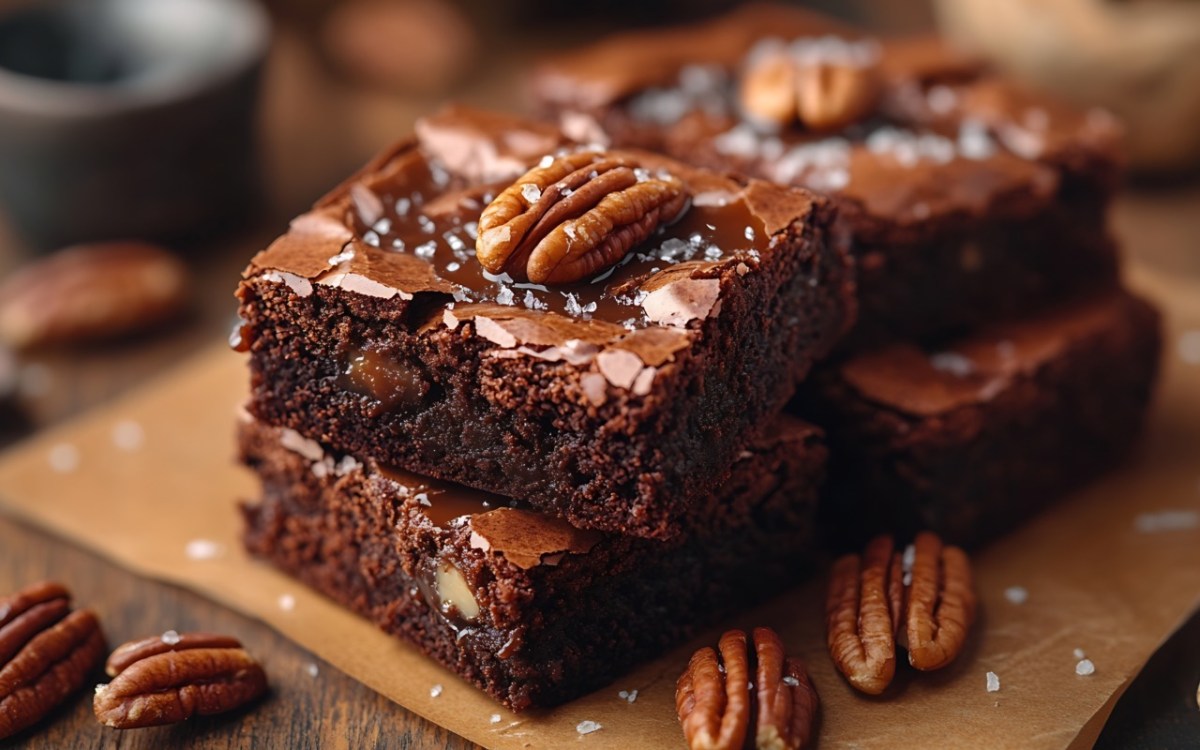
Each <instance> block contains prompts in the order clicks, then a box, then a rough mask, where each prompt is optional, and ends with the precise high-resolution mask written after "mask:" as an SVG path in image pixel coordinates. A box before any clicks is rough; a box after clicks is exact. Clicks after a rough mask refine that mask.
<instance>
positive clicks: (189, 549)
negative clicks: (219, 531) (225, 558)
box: [183, 539, 225, 560]
mask: <svg viewBox="0 0 1200 750" xmlns="http://www.w3.org/2000/svg"><path fill="white" fill-rule="evenodd" d="M224 553H225V545H223V544H221V543H220V542H214V541H213V540H211V539H193V540H191V541H190V542H188V543H187V544H186V545H184V547H183V554H184V555H186V556H187V558H188V559H189V560H215V559H217V558H218V557H220V556H221V555H222V554H224Z"/></svg>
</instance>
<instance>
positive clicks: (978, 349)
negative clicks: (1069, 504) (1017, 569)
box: [795, 292, 1160, 545]
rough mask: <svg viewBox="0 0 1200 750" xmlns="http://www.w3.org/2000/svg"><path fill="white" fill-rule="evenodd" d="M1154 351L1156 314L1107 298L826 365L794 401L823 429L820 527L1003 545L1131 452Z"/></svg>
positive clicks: (1132, 300) (849, 534)
mask: <svg viewBox="0 0 1200 750" xmlns="http://www.w3.org/2000/svg"><path fill="white" fill-rule="evenodd" d="M1159 348H1160V341H1159V319H1158V313H1157V312H1156V311H1155V309H1154V308H1153V307H1151V306H1150V305H1149V304H1147V303H1146V302H1143V301H1142V300H1140V299H1138V298H1137V297H1134V296H1132V295H1130V294H1128V293H1124V292H1114V293H1105V294H1101V295H1098V296H1090V297H1088V298H1086V299H1082V300H1077V301H1073V302H1070V303H1065V304H1062V305H1059V306H1057V307H1056V308H1054V309H1052V310H1049V311H1046V312H1043V313H1039V314H1037V315H1033V316H1031V317H1027V318H1025V319H1023V320H1020V321H1014V322H1008V323H1003V324H997V325H993V326H988V327H986V328H983V329H981V330H980V331H978V332H976V333H974V334H971V335H969V336H966V337H964V338H960V339H956V340H953V341H950V342H948V343H945V344H943V345H942V346H939V347H935V348H921V347H917V346H914V345H911V344H892V345H888V346H885V347H883V348H880V349H876V350H873V351H869V352H864V353H861V354H858V355H856V356H854V357H851V358H849V359H848V360H846V361H844V362H840V363H836V364H831V365H829V366H828V367H825V368H824V369H822V371H820V372H817V373H814V374H813V377H812V378H811V379H810V381H809V382H808V383H806V384H805V387H804V390H803V393H802V394H801V397H800V398H799V399H798V400H797V403H796V404H795V406H796V407H797V408H798V410H799V411H800V412H801V413H803V414H805V415H806V416H807V417H808V418H811V419H812V420H813V421H815V422H816V423H817V424H820V425H822V426H824V427H826V428H827V431H828V433H829V442H830V451H831V454H832V456H833V462H832V467H831V481H830V487H829V492H828V497H827V498H826V500H827V502H826V503H825V505H824V509H823V513H824V514H825V515H826V516H828V518H827V519H826V520H827V521H828V522H830V523H831V524H832V525H833V526H834V527H835V528H836V529H837V530H838V531H839V532H841V533H840V536H841V537H843V538H844V539H846V541H848V542H851V543H855V544H857V543H859V542H860V541H861V540H862V539H863V538H865V536H867V535H869V534H870V533H872V532H875V531H879V530H894V531H897V532H900V533H902V534H903V533H912V532H914V531H917V530H920V529H932V530H935V531H937V532H938V533H940V534H942V535H943V536H945V537H946V538H947V540H949V541H952V542H954V543H957V544H968V545H974V544H979V543H982V542H984V541H987V540H989V539H993V538H995V537H997V536H999V535H1000V534H1002V533H1004V532H1005V531H1006V530H1008V529H1010V528H1012V527H1013V526H1014V525H1016V524H1017V523H1018V522H1019V521H1021V520H1023V519H1024V518H1026V517H1028V516H1029V515H1031V514H1032V513H1033V512H1034V511H1036V510H1038V509H1039V508H1040V507H1042V506H1044V505H1045V504H1046V503H1048V502H1050V501H1051V500H1054V499H1055V498H1057V497H1058V496H1059V495H1061V494H1062V493H1063V492H1065V491H1066V490H1069V489H1072V488H1074V487H1077V486H1080V485H1082V484H1083V483H1085V482H1087V481H1088V480H1090V479H1092V478H1094V477H1096V476H1098V475H1099V474H1101V473H1102V472H1104V471H1106V470H1108V469H1109V468H1111V467H1112V466H1114V465H1116V464H1117V463H1118V462H1119V461H1120V460H1121V459H1123V458H1124V457H1125V456H1126V454H1127V453H1128V452H1129V448H1130V446H1131V445H1132V443H1133V441H1134V440H1135V438H1136V437H1137V435H1138V433H1139V427H1140V426H1141V423H1142V419H1143V417H1144V415H1145V411H1146V406H1147V403H1148V401H1149V398H1150V396H1151V393H1152V390H1153V385H1154V378H1155V375H1156V372H1157V369H1158V356H1159Z"/></svg>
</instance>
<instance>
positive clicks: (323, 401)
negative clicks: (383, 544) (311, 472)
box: [237, 108, 854, 539]
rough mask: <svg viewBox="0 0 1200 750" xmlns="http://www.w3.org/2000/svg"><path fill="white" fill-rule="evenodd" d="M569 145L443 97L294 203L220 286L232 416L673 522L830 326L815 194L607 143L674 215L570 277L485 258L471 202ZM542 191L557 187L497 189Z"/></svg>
mask: <svg viewBox="0 0 1200 750" xmlns="http://www.w3.org/2000/svg"><path fill="white" fill-rule="evenodd" d="M561 154H566V156H561ZM556 155H557V156H556ZM567 157H569V158H576V157H579V158H581V159H584V160H586V159H588V158H591V157H590V156H588V153H586V152H585V151H584V150H582V147H579V146H573V145H571V144H570V143H569V142H568V141H567V140H566V139H565V138H564V137H563V136H562V135H561V134H560V133H559V132H558V131H557V130H555V129H554V128H549V127H547V126H545V125H541V124H537V123H531V122H527V121H524V120H520V119H517V118H509V117H505V116H502V115H495V114H490V113H482V112H477V111H472V110H466V109H461V108H458V109H450V110H447V111H444V112H442V113H441V114H440V115H437V116H434V117H430V118H426V119H425V120H423V121H421V122H420V123H419V125H418V127H417V136H416V138H413V139H409V140H406V141H404V142H402V143H401V144H399V145H398V146H396V147H395V148H393V149H391V150H390V151H388V152H387V153H385V154H383V155H382V156H381V157H379V158H378V159H376V160H375V161H374V162H373V163H372V164H370V165H369V166H368V167H367V168H366V169H365V170H363V171H362V172H361V173H360V174H358V175H356V176H355V177H354V178H352V179H351V180H349V181H348V182H347V183H346V184H344V185H343V186H341V187H340V188H338V189H337V190H335V191H334V192H333V193H332V194H331V195H329V196H328V197H327V198H325V199H324V200H322V201H321V202H320V203H319V204H318V205H317V207H316V208H315V209H314V210H313V211H311V212H310V213H307V214H305V215H303V216H301V217H300V218H298V219H296V220H295V221H293V222H292V225H291V229H290V230H289V231H288V232H287V234H285V235H284V236H283V237H281V238H280V239H278V240H277V241H276V242H275V243H274V244H273V245H271V247H269V248H268V249H267V250H265V251H264V252H262V253H260V254H259V255H257V256H256V257H255V258H254V259H253V261H251V263H250V266H249V268H248V269H247V270H246V272H245V276H244V280H243V282H242V284H241V286H240V288H239V290H238V296H239V298H240V300H241V315H242V318H243V321H244V324H243V325H242V327H241V329H240V331H239V332H238V333H237V338H238V342H237V346H238V348H241V349H243V350H248V351H249V352H250V368H251V376H252V377H251V399H250V402H249V406H248V408H249V410H250V411H251V412H252V413H253V414H254V416H255V417H257V418H258V419H261V420H262V421H264V422H266V423H268V424H271V425H275V426H280V427H288V428H291V429H294V430H297V431H299V432H301V433H303V434H305V435H309V436H312V437H314V438H316V439H319V440H320V441H321V442H322V443H324V444H327V445H329V446H331V447H332V448H334V449H336V450H338V451H342V452H346V453H349V454H351V455H355V456H361V457H366V458H372V459H375V460H378V461H381V462H383V463H385V464H388V465H391V466H397V467H402V468H404V469H406V470H409V471H413V472H417V473H420V474H423V475H428V476H432V477H436V478H439V479H444V480H449V481H454V482H458V483H461V484H465V485H468V486H472V487H475V488H478V489H484V490H487V491H489V492H495V493H497V494H501V495H505V496H508V497H514V498H520V499H521V500H522V501H523V502H526V503H528V504H529V505H530V506H531V507H533V508H536V509H540V510H545V511H547V512H551V513H554V514H556V515H558V516H559V517H563V518H566V519H567V520H569V521H570V522H571V523H573V524H575V525H577V526H579V527H580V528H590V529H600V530H605V531H614V532H621V533H625V534H631V535H635V536H642V537H652V538H657V539H668V538H671V537H673V536H676V535H678V534H679V533H680V530H681V529H682V528H684V527H685V526H686V525H687V524H688V523H689V522H690V519H691V517H692V516H694V515H695V513H696V512H697V511H698V508H699V499H700V498H703V497H704V496H706V495H707V494H708V493H710V492H711V491H712V488H713V487H715V486H718V485H719V484H720V483H721V482H722V481H723V480H725V479H726V478H727V477H728V475H729V471H730V467H731V466H732V465H733V463H734V462H735V460H736V459H737V457H738V456H739V455H741V454H742V453H743V451H745V450H746V446H747V445H748V444H749V442H750V441H751V440H752V439H753V438H754V437H755V436H756V435H757V434H758V433H759V432H760V431H761V429H762V427H763V425H764V422H765V421H766V420H767V419H768V418H769V417H770V416H772V415H774V414H775V413H777V412H778V411H779V410H780V409H782V407H783V406H784V405H785V403H786V402H787V400H788V399H789V397H790V396H791V395H792V393H793V392H794V389H795V385H796V383H797V382H799V381H800V380H801V379H802V378H803V377H804V376H805V374H806V373H807V372H808V370H809V368H810V367H811V365H812V363H813V362H814V361H815V360H817V359H819V358H821V357H822V356H824V355H825V354H826V353H828V352H829V351H830V349H831V348H832V347H833V345H834V344H835V342H836V340H837V339H838V337H839V336H840V335H841V334H842V332H843V331H844V330H845V329H846V328H847V327H848V326H849V324H850V322H851V319H852V316H853V310H854V294H853V282H852V277H851V262H850V260H849V257H848V253H847V250H846V247H845V243H844V242H843V241H841V239H840V238H839V237H838V236H836V234H831V232H830V225H831V224H832V222H833V211H832V210H831V209H830V207H829V205H828V202H827V201H825V200H824V199H821V198H817V197H815V196H813V195H812V194H811V193H808V192H807V191H804V190H801V189H797V188H790V187H782V186H776V185H772V184H769V183H766V182H763V181H759V180H735V179H731V178H728V177H725V176H722V175H719V174H716V173H713V172H709V171H705V170H701V169H696V168H693V167H689V166H686V165H684V164H682V163H680V162H677V161H674V160H671V159H666V158H663V157H660V156H656V155H654V154H651V153H647V152H641V151H632V150H627V151H622V150H614V151H611V152H606V153H604V154H597V155H596V158H599V159H604V160H607V161H606V163H610V164H616V163H619V164H622V165H628V168H627V169H626V171H627V172H628V173H629V174H636V175H637V181H638V182H639V184H640V182H641V181H642V180H645V179H655V178H660V177H661V178H663V179H664V180H671V181H677V183H678V184H680V185H682V186H683V188H682V189H683V190H684V191H685V193H686V195H687V196H689V198H688V201H687V202H686V203H685V204H684V206H685V208H684V210H683V211H682V213H681V215H680V216H678V217H672V218H673V219H674V220H673V222H668V223H665V224H664V225H663V226H661V227H660V228H659V229H658V230H657V231H656V232H654V233H653V234H652V235H650V236H649V237H648V238H647V239H646V240H645V241H643V242H641V243H640V244H638V245H636V246H635V247H633V248H632V249H631V250H630V251H629V252H628V253H627V254H625V255H624V257H623V259H622V260H621V261H619V262H618V263H617V264H616V265H615V266H612V267H610V268H608V269H607V270H603V269H597V270H596V271H595V272H594V274H593V275H591V276H589V277H588V278H587V279H584V280H582V281H580V282H577V283H568V284H540V283H533V282H528V281H526V282H522V281H520V280H519V279H517V278H513V277H510V276H509V274H508V273H507V272H504V273H499V274H496V273H491V272H489V271H487V270H486V269H485V268H484V267H483V266H481V264H480V262H479V261H478V260H477V257H476V251H475V250H476V249H475V244H476V237H477V236H478V235H479V228H478V226H479V221H480V217H481V213H482V212H483V211H484V209H485V207H486V206H488V205H489V204H490V203H491V202H492V201H493V200H494V199H495V197H496V196H497V195H498V194H501V193H502V192H503V191H504V190H505V189H506V188H509V187H510V186H513V185H514V183H515V181H517V180H518V178H520V179H526V180H528V179H532V178H528V177H526V178H521V175H522V173H524V172H525V170H526V169H528V168H531V167H532V168H534V169H535V170H539V169H546V168H548V167H547V166H546V165H550V164H557V163H558V162H557V159H562V158H567ZM581 171H582V173H584V175H585V176H586V169H583V170H581ZM531 174H532V173H531ZM592 177H593V178H595V172H593V173H592ZM543 188H544V189H545V190H546V191H547V192H549V191H551V190H557V191H560V192H561V193H562V194H563V195H567V194H570V193H571V191H570V190H569V189H568V188H566V187H564V183H561V182H560V183H555V184H552V185H551V184H547V185H543V186H542V187H539V186H538V185H534V184H531V183H530V182H523V183H520V185H519V186H518V187H517V188H514V190H510V191H509V192H508V193H507V194H506V195H508V196H509V198H510V199H514V200H519V201H524V202H526V203H528V204H529V205H531V206H534V205H540V204H539V203H538V201H539V199H540V198H541V197H542V189H543ZM581 191H582V188H581ZM514 195H519V196H520V197H519V198H513V196H514ZM564 200H565V198H564ZM579 226H580V225H579V224H577V223H572V222H570V221H568V222H566V223H565V224H564V225H563V229H562V231H564V232H566V234H567V235H568V236H571V237H574V236H575V235H573V234H571V233H572V232H576V231H577V227H579ZM578 231H579V232H580V233H582V231H583V230H582V229H579V230H578Z"/></svg>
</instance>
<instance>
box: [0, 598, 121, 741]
mask: <svg viewBox="0 0 1200 750" xmlns="http://www.w3.org/2000/svg"><path fill="white" fill-rule="evenodd" d="M103 658H104V635H103V634H102V633H101V632H100V623H99V621H97V620H96V616H95V615H94V614H92V613H91V612H89V611H86V610H79V611H74V612H72V611H71V595H70V594H69V593H68V592H67V590H66V589H65V588H64V587H63V586H62V585H60V584H57V583H39V584H35V585H33V586H30V587H28V588H26V589H23V590H21V591H19V592H17V593H16V594H14V595H12V596H10V597H8V598H6V599H0V739H3V738H5V737H8V736H10V735H13V734H16V733H17V732H19V731H21V730H22V729H25V728H27V727H30V726H32V725H33V724H35V723H37V722H38V721H40V720H41V719H42V718H43V717H45V716H46V715H47V714H49V713H50V711H51V710H53V709H54V707H55V706H57V705H59V704H60V703H62V702H63V700H65V699H66V698H67V697H68V696H69V695H71V694H72V693H74V692H75V691H77V690H79V689H80V688H81V687H83V685H84V683H85V682H86V681H87V678H88V675H89V674H90V673H91V672H92V670H94V669H95V668H96V667H97V666H98V665H99V664H100V660H101V659H103Z"/></svg>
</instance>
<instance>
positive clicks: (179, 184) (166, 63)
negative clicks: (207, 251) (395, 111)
mask: <svg viewBox="0 0 1200 750" xmlns="http://www.w3.org/2000/svg"><path fill="white" fill-rule="evenodd" d="M269 46H270V27H269V22H268V20H267V16H266V13H265V12H264V11H263V10H262V8H260V7H259V6H258V5H257V4H256V3H254V2H252V0H51V1H50V2H40V3H36V4H25V5H23V6H21V7H18V8H16V9H9V10H7V11H5V12H3V13H0V164H2V165H3V168H2V169H0V204H2V205H0V210H3V211H4V212H5V213H6V214H7V215H8V216H9V218H10V219H11V220H12V222H13V223H14V225H15V226H16V228H17V230H18V231H19V232H20V233H21V234H22V235H24V236H25V237H26V238H27V239H28V240H29V241H30V242H31V243H33V244H35V245H38V246H42V247H51V246H56V245H62V244H67V243H70V242H76V241H84V240H97V239H107V238H114V237H127V236H132V237H145V238H164V239H178V238H181V237H186V236H187V235H188V234H191V233H205V232H207V231H208V230H211V229H214V228H216V227H218V226H220V225H222V224H225V223H227V222H228V221H230V220H232V219H234V218H236V217H237V216H239V215H240V214H241V213H242V212H243V211H244V210H245V209H246V208H247V207H248V206H249V205H250V204H251V203H252V202H253V198H254V196H255V195H256V193H257V179H256V174H257V169H256V159H255V151H256V150H255V147H254V113H255V103H256V100H257V93H258V81H259V74H260V72H261V68H262V63H263V61H264V59H265V57H266V52H267V50H268V48H269Z"/></svg>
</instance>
